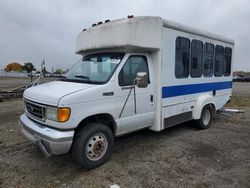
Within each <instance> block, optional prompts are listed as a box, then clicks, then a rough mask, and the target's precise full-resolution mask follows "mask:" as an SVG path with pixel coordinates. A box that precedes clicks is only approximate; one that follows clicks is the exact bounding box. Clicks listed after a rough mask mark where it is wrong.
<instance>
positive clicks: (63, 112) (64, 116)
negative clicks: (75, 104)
mask: <svg viewBox="0 0 250 188" xmlns="http://www.w3.org/2000/svg"><path fill="white" fill-rule="evenodd" d="M69 117H70V108H65V107H64V108H58V110H57V119H58V121H59V122H66V121H68V120H69Z"/></svg>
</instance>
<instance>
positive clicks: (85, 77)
mask: <svg viewBox="0 0 250 188" xmlns="http://www.w3.org/2000/svg"><path fill="white" fill-rule="evenodd" d="M74 77H75V78H83V79H89V77H88V76H82V75H76V76H74Z"/></svg>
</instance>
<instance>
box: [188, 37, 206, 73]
mask: <svg viewBox="0 0 250 188" xmlns="http://www.w3.org/2000/svg"><path fill="white" fill-rule="evenodd" d="M191 47H192V48H191V77H193V78H197V77H201V75H202V61H203V43H202V41H200V40H192V44H191Z"/></svg>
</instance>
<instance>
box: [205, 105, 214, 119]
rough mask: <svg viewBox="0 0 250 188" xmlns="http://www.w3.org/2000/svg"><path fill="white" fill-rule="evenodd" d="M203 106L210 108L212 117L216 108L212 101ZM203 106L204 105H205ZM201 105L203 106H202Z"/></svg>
mask: <svg viewBox="0 0 250 188" xmlns="http://www.w3.org/2000/svg"><path fill="white" fill-rule="evenodd" d="M205 106H209V107H210V108H211V110H212V115H213V117H214V116H215V113H216V109H215V105H214V104H213V103H209V104H206V105H205ZM205 106H204V107H205ZM204 107H203V108H204Z"/></svg>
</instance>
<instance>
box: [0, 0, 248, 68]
mask: <svg viewBox="0 0 250 188" xmlns="http://www.w3.org/2000/svg"><path fill="white" fill-rule="evenodd" d="M129 14H134V15H135V16H140V15H153V16H161V17H163V18H166V19H169V20H173V21H177V22H180V23H183V24H185V25H190V26H193V27H196V28H200V29H202V30H207V31H210V32H213V33H216V34H220V35H223V36H227V37H231V38H233V39H234V40H235V41H236V45H235V69H238V70H249V71H250V65H249V64H248V60H249V59H250V53H249V52H248V51H249V49H248V46H249V43H250V37H249V33H250V26H249V20H250V2H249V1H248V0H237V1H227V0H220V1H216V0H206V1H200V0H192V1H190V0H175V1H170V0H167V1H160V0H137V1H132V0H128V1H116V0H106V1H101V0H75V1H67V0H54V1H50V0H43V1H32V0H23V1H18V0H2V1H1V2H0V28H1V34H0V69H1V68H4V67H5V66H6V64H8V63H10V62H12V61H17V62H20V63H24V62H27V61H31V62H33V63H34V64H35V65H36V67H39V65H40V62H41V61H42V60H43V59H45V60H46V64H47V67H48V70H50V69H51V68H52V67H54V68H58V67H61V68H63V69H66V68H69V67H70V66H72V65H73V63H74V62H76V61H77V59H79V58H80V56H79V55H76V54H75V53H74V50H75V49H74V47H75V44H74V43H75V37H76V35H77V34H78V33H79V32H80V31H81V30H82V29H83V28H88V27H90V26H91V24H92V23H94V22H97V21H100V20H105V19H111V20H113V19H118V18H124V17H126V15H129Z"/></svg>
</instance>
